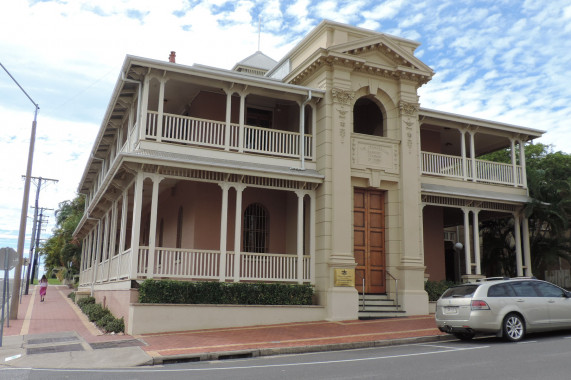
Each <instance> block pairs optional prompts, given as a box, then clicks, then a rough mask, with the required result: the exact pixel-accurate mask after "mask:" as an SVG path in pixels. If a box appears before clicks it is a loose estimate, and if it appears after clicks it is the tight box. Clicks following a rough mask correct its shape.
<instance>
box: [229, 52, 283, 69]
mask: <svg viewBox="0 0 571 380" xmlns="http://www.w3.org/2000/svg"><path fill="white" fill-rule="evenodd" d="M277 63H278V62H277V61H275V60H273V59H272V58H270V57H268V56H267V55H265V54H264V53H262V52H261V51H257V52H255V53H254V54H252V55H251V56H249V57H247V58H244V59H243V60H241V61H240V62H238V63H237V64H236V65H235V66H234V69H235V68H236V67H238V66H245V67H251V68H254V69H263V70H270V69H272V68H273V67H274V66H275V65H276V64H277ZM234 69H233V70H234Z"/></svg>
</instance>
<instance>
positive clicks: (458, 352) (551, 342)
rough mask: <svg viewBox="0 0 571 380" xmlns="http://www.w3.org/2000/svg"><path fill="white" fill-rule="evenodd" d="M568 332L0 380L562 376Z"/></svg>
mask: <svg viewBox="0 0 571 380" xmlns="http://www.w3.org/2000/svg"><path fill="white" fill-rule="evenodd" d="M570 359H571V333H570V332H563V333H556V334H541V335H531V336H529V337H528V338H527V339H526V340H525V341H523V342H521V343H506V342H503V341H501V340H498V339H496V338H481V339H475V340H473V341H472V342H461V341H456V340H454V341H450V342H437V343H426V344H414V345H403V346H393V347H383V348H373V349H361V350H350V351H337V352H324V353H314V354H303V355H284V356H273V357H261V358H250V359H233V360H226V361H212V362H195V363H179V364H170V365H165V366H156V367H143V368H134V369H121V370H97V369H93V370H81V371H78V370H41V369H34V370H30V369H3V370H0V379H11V380H16V379H38V380H39V379H42V380H45V379H82V380H83V379H85V380H87V379H161V380H163V379H165V380H167V379H233V380H234V379H288V380H291V379H399V380H400V379H415V380H417V379H423V380H443V379H455V380H456V379H478V380H481V379H502V380H506V379H518V380H527V379H530V380H536V379H550V380H557V379H565V380H568V379H569V378H570V376H571V375H570V371H571V366H570V365H569V361H570Z"/></svg>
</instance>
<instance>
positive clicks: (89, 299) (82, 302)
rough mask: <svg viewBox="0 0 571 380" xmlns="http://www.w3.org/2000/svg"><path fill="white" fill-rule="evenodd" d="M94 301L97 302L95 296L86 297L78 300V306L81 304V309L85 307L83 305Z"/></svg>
mask: <svg viewBox="0 0 571 380" xmlns="http://www.w3.org/2000/svg"><path fill="white" fill-rule="evenodd" d="M94 303H95V298H93V297H85V298H81V299H79V300H77V306H79V308H80V309H83V305H89V304H94Z"/></svg>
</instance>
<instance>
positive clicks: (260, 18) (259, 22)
mask: <svg viewBox="0 0 571 380" xmlns="http://www.w3.org/2000/svg"><path fill="white" fill-rule="evenodd" d="M261 25H262V16H260V15H258V51H260V33H261V29H262V26H261Z"/></svg>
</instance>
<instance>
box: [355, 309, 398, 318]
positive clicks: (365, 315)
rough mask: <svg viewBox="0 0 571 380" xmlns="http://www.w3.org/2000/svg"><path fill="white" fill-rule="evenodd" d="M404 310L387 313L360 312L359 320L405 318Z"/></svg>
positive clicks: (388, 311)
mask: <svg viewBox="0 0 571 380" xmlns="http://www.w3.org/2000/svg"><path fill="white" fill-rule="evenodd" d="M405 315H406V311H404V310H387V311H359V319H382V318H396V317H404V316H405Z"/></svg>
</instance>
